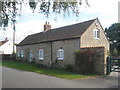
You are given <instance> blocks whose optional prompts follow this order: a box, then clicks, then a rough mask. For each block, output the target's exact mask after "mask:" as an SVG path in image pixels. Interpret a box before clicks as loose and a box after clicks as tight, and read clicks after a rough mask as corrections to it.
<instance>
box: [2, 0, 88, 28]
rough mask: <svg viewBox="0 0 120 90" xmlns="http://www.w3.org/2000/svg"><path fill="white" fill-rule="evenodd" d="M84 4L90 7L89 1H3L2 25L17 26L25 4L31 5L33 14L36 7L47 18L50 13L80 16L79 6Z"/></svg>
mask: <svg viewBox="0 0 120 90" xmlns="http://www.w3.org/2000/svg"><path fill="white" fill-rule="evenodd" d="M83 3H85V4H86V5H88V6H89V4H88V0H73V2H66V0H28V2H26V0H1V1H0V6H1V7H0V25H1V27H6V26H8V23H9V22H11V23H13V24H15V22H16V17H17V16H18V15H19V16H21V15H20V12H21V9H22V6H23V5H25V4H29V6H30V8H31V10H33V13H34V12H35V9H36V7H37V6H39V11H40V13H45V15H47V16H49V14H50V12H53V13H64V12H71V11H72V12H73V13H75V14H76V16H78V14H79V5H82V4H83ZM51 8H52V10H51Z"/></svg>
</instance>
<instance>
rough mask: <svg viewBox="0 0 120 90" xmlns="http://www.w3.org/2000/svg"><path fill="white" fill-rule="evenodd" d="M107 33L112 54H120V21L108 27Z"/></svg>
mask: <svg viewBox="0 0 120 90" xmlns="http://www.w3.org/2000/svg"><path fill="white" fill-rule="evenodd" d="M105 33H106V36H107V37H108V39H109V41H110V53H111V55H112V56H117V55H120V23H114V24H112V25H111V26H110V27H109V28H108V29H107V28H106V29H105Z"/></svg>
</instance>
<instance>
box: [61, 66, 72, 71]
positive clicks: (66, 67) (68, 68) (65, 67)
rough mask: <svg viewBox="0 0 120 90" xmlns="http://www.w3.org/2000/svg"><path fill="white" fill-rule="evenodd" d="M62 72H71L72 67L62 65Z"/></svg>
mask: <svg viewBox="0 0 120 90" xmlns="http://www.w3.org/2000/svg"><path fill="white" fill-rule="evenodd" d="M63 70H65V71H72V70H73V67H72V65H70V64H65V65H63Z"/></svg>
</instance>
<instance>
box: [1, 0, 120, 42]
mask: <svg viewBox="0 0 120 90" xmlns="http://www.w3.org/2000/svg"><path fill="white" fill-rule="evenodd" d="M88 1H89V4H90V7H88V6H86V5H85V4H83V5H82V6H80V8H79V11H80V15H79V18H76V16H75V15H74V14H72V13H71V14H70V15H66V16H65V17H64V16H63V15H58V14H53V13H50V16H49V18H46V17H45V15H44V14H40V13H38V12H37V10H36V11H35V13H32V12H33V11H32V10H31V9H30V8H29V6H28V5H25V6H24V7H23V8H24V9H22V13H21V15H22V16H21V17H17V23H16V32H15V36H16V39H15V42H16V43H19V42H21V41H22V40H23V39H24V38H25V37H27V36H28V35H31V34H34V33H39V32H42V31H43V26H44V24H45V22H46V21H48V22H50V25H51V28H52V29H53V28H59V27H63V26H66V25H71V24H75V23H80V22H83V21H87V20H90V19H95V18H97V17H98V19H99V20H100V22H101V24H102V26H103V28H104V29H105V28H108V27H110V26H111V24H113V23H117V22H118V2H119V1H120V0H88ZM56 16H57V18H56ZM12 35H13V29H12V25H10V24H9V27H7V28H6V31H4V30H0V41H1V40H4V39H5V38H6V37H7V38H8V40H10V41H12Z"/></svg>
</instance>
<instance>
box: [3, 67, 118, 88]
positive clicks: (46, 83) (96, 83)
mask: <svg viewBox="0 0 120 90" xmlns="http://www.w3.org/2000/svg"><path fill="white" fill-rule="evenodd" d="M2 88H118V72H114V73H111V75H109V76H107V77H97V78H89V79H80V80H68V79H63V78H57V77H52V76H47V75H42V74H37V73H34V72H29V71H23V70H18V69H12V68H7V67H2Z"/></svg>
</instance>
